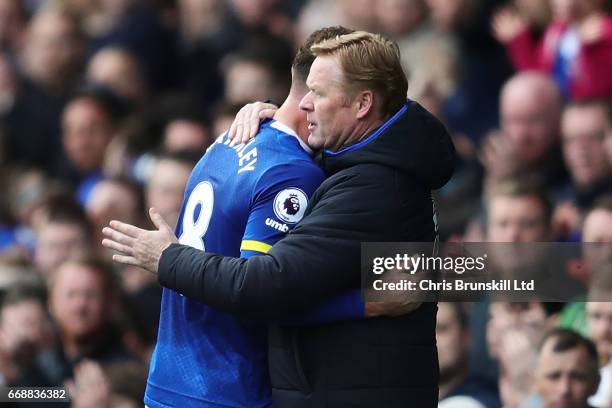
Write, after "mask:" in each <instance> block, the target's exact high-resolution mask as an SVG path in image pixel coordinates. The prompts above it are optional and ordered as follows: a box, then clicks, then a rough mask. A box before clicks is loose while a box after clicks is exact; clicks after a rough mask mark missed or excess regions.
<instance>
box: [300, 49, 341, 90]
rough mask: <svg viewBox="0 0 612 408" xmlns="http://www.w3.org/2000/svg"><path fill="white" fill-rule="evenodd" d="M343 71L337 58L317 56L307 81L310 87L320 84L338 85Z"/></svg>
mask: <svg viewBox="0 0 612 408" xmlns="http://www.w3.org/2000/svg"><path fill="white" fill-rule="evenodd" d="M341 74H342V71H341V70H340V66H339V64H338V62H337V59H336V57H334V56H332V55H320V56H317V57H316V58H315V60H314V62H313V63H312V66H311V67H310V73H309V74H308V78H307V79H306V85H307V86H308V87H311V86H315V85H317V84H320V83H325V84H326V85H328V84H329V83H338V82H339V81H340V75H341Z"/></svg>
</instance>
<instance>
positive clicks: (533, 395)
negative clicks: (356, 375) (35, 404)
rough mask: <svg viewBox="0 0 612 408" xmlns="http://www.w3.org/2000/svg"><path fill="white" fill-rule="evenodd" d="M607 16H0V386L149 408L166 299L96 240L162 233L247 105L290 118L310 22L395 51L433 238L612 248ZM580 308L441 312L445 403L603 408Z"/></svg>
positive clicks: (456, 307)
mask: <svg viewBox="0 0 612 408" xmlns="http://www.w3.org/2000/svg"><path fill="white" fill-rule="evenodd" d="M611 3H612V2H611V1H609V0H57V1H55V0H0V191H1V193H0V294H1V297H0V300H1V301H0V384H8V385H21V386H33V385H39V386H40V385H48V386H51V385H63V384H65V385H66V386H68V387H70V389H71V391H72V392H73V395H74V396H75V397H74V401H73V406H77V407H107V406H112V407H131V406H141V405H142V396H143V392H144V386H145V382H146V375H147V367H148V359H149V356H150V352H151V348H152V347H153V345H154V342H155V336H156V329H157V323H158V318H159V303H160V293H161V290H160V288H159V286H158V285H157V283H156V281H155V278H154V277H153V276H152V275H150V274H148V273H147V272H145V271H143V270H140V269H138V268H135V267H119V266H117V265H113V264H112V263H111V262H110V253H109V252H108V251H107V250H104V249H103V248H102V247H101V245H100V241H101V236H100V235H101V229H102V227H103V226H105V225H107V224H108V222H109V221H110V220H111V219H118V220H122V221H124V222H128V223H131V224H136V225H139V226H142V227H147V228H148V227H151V225H150V224H149V222H150V221H149V220H148V219H147V218H146V210H145V209H146V208H148V207H155V208H156V209H157V210H158V211H159V212H160V213H161V214H162V215H163V216H164V218H165V219H166V220H167V221H168V222H169V223H170V224H172V225H173V224H175V223H176V220H177V218H178V213H179V211H180V205H181V202H182V198H183V191H184V187H185V183H186V181H187V178H188V176H189V174H190V171H191V168H192V167H193V166H194V164H195V163H196V162H197V160H198V159H199V158H200V157H201V155H202V154H203V152H204V151H205V150H206V148H207V147H208V146H209V145H210V144H211V143H212V142H213V141H214V139H215V138H216V136H217V135H219V134H221V133H222V132H223V131H225V130H226V129H227V128H228V127H229V124H230V123H231V121H232V119H233V117H234V115H235V114H236V112H237V111H238V109H239V108H240V107H241V106H242V105H243V104H245V103H247V102H252V101H255V100H259V101H263V100H272V101H276V102H282V100H283V99H284V98H285V96H286V94H287V92H288V89H289V84H290V65H291V59H292V55H293V51H294V50H295V49H296V47H297V46H299V45H300V43H301V42H302V41H303V39H304V38H305V37H306V36H307V35H308V34H309V33H310V32H312V31H313V30H315V29H318V28H320V27H323V26H329V25H338V24H341V25H344V26H346V27H350V28H354V29H364V30H368V31H373V32H379V33H383V34H385V35H387V36H388V37H390V38H392V39H393V40H395V41H396V42H397V43H398V45H399V48H400V50H401V54H402V62H403V65H404V70H405V72H406V75H407V77H408V80H409V92H408V97H409V98H410V99H413V100H416V101H418V102H419V103H421V104H422V105H423V106H425V107H426V108H427V109H428V110H430V111H431V112H432V113H434V114H436V115H437V116H438V117H440V118H441V119H442V120H443V121H444V122H445V123H446V125H447V127H448V128H449V130H450V131H451V133H452V135H453V138H454V141H455V146H456V149H457V152H458V161H457V163H456V171H455V175H454V177H453V179H452V180H451V182H450V183H449V184H448V185H447V186H445V187H444V188H443V189H442V190H440V191H437V192H436V197H437V200H438V207H439V226H440V233H441V238H442V240H450V241H454V242H462V241H463V242H522V243H529V242H538V241H559V242H576V243H580V242H583V243H584V242H595V243H599V244H603V245H606V244H607V245H608V247H610V244H612V111H611V109H610V101H611V100H612V75H610V72H609V70H610V67H612V16H611V15H609V14H607V13H608V11H610V10H611V9H612V7H611V6H612V4H611ZM407 137H409V135H407ZM610 252H612V251H610ZM611 259H612V256H610V255H609V254H608V260H611ZM587 261H588V260H587ZM587 266H588V265H587ZM587 269H588V268H587ZM560 273H565V272H560ZM582 300H583V301H582V302H580V301H576V302H567V303H565V304H564V303H543V302H532V303H499V302H497V303H490V302H489V303H487V302H480V303H474V304H462V303H447V304H440V309H439V312H438V328H437V331H438V347H439V357H440V370H441V377H440V396H441V403H440V406H444V407H447V408H449V407H460V408H469V407H501V406H504V407H517V408H518V407H521V408H527V407H540V406H543V405H542V404H543V402H547V403H550V401H555V400H557V399H561V400H563V401H570V402H572V403H573V404H575V405H568V406H576V407H578V406H583V405H581V404H582V403H583V402H585V401H586V399H587V397H589V396H591V395H593V396H592V397H590V398H591V399H590V400H589V403H590V404H591V406H595V407H612V360H611V356H612V303H606V302H588V300H589V299H588V298H587V299H582ZM585 301H586V302H585ZM568 367H569V368H568ZM415 369H418V368H415Z"/></svg>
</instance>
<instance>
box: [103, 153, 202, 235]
mask: <svg viewBox="0 0 612 408" xmlns="http://www.w3.org/2000/svg"><path fill="white" fill-rule="evenodd" d="M198 160H199V156H197V155H196V154H195V153H191V152H189V151H183V152H175V153H166V154H161V155H158V156H157V158H156V160H155V164H154V165H153V169H152V171H151V174H150V176H149V180H148V182H147V184H146V187H145V197H146V198H145V201H146V207H147V208H151V207H153V208H155V209H156V210H157V212H158V213H159V214H160V215H161V216H162V217H164V219H165V220H167V222H168V225H170V226H171V227H172V228H173V229H174V228H175V227H176V221H177V220H178V216H179V212H180V211H181V204H182V202H183V194H184V192H185V186H186V185H187V180H188V179H189V175H190V174H191V170H193V167H194V166H195V164H196V163H197V161H198ZM113 219H115V220H120V219H121V218H118V217H115V218H113Z"/></svg>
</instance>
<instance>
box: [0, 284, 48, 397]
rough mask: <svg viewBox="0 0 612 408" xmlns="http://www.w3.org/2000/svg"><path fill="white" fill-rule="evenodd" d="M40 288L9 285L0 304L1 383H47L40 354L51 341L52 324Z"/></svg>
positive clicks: (45, 350)
mask: <svg viewBox="0 0 612 408" xmlns="http://www.w3.org/2000/svg"><path fill="white" fill-rule="evenodd" d="M44 294H45V293H44V290H41V289H40V288H38V287H36V286H12V287H10V289H9V290H8V292H7V293H6V294H5V295H4V297H3V299H2V306H1V308H0V374H1V376H2V381H1V382H2V384H3V385H11V386H22V387H26V386H30V387H32V386H42V385H45V384H46V385H51V384H49V379H48V378H47V376H46V373H45V371H44V368H43V366H41V358H40V357H41V356H42V354H43V353H45V352H47V351H48V350H49V349H50V347H51V346H52V345H53V344H52V334H53V331H52V325H51V320H50V318H49V315H48V314H47V310H46V307H45V300H44Z"/></svg>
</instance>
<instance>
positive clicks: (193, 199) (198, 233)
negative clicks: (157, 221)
mask: <svg viewBox="0 0 612 408" xmlns="http://www.w3.org/2000/svg"><path fill="white" fill-rule="evenodd" d="M198 204H199V205H200V206H201V208H200V214H199V215H198V219H197V220H196V219H194V218H195V209H196V208H197V206H198ZM214 204H215V195H214V192H213V187H212V184H210V182H208V181H202V182H201V183H200V184H198V185H197V186H196V187H195V188H194V189H193V191H191V194H190V195H189V198H188V199H187V205H186V206H185V211H184V213H183V232H182V233H181V236H180V237H179V242H180V243H181V244H184V245H189V246H191V247H194V248H196V249H201V250H202V251H204V250H205V248H204V235H205V234H206V231H207V230H208V224H209V223H210V218H211V217H212V213H213V206H214Z"/></svg>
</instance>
